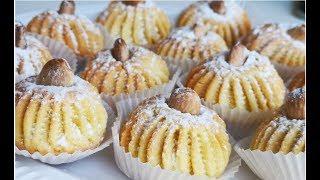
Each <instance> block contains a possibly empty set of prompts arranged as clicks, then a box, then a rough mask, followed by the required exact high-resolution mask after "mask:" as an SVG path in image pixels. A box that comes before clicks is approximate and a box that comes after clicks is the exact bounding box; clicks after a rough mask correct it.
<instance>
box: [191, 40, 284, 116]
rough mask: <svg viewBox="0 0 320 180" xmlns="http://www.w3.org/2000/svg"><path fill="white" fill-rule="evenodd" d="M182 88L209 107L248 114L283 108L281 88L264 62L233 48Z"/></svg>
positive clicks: (194, 73) (200, 67)
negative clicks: (197, 96) (189, 91)
mask: <svg viewBox="0 0 320 180" xmlns="http://www.w3.org/2000/svg"><path fill="white" fill-rule="evenodd" d="M185 86H186V87H190V88H192V89H193V90H195V91H196V92H197V93H198V94H199V96H200V97H201V98H203V99H204V100H205V101H207V102H210V103H212V104H219V105H222V106H226V107H228V108H240V109H243V110H247V111H249V112H257V111H268V110H274V109H277V108H279V107H280V106H281V105H282V104H283V99H284V96H285V86H284V83H283V81H282V79H281V78H280V77H279V75H278V73H277V71H276V70H275V69H274V67H273V66H272V64H271V63H270V62H269V60H268V58H266V57H264V56H261V55H259V54H258V53H256V52H254V51H249V50H247V49H246V48H245V47H244V46H243V45H241V44H237V45H235V46H234V47H233V48H232V49H231V50H230V51H226V52H224V53H221V54H220V55H217V56H215V57H213V58H212V59H211V60H210V61H207V62H205V63H203V64H200V65H198V66H196V67H195V68H193V69H192V71H191V72H190V73H189V75H188V77H187V80H186V83H185Z"/></svg>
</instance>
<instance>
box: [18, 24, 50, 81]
mask: <svg viewBox="0 0 320 180" xmlns="http://www.w3.org/2000/svg"><path fill="white" fill-rule="evenodd" d="M15 31H16V33H15V38H16V41H15V56H14V63H15V79H16V82H19V81H21V80H23V79H25V78H27V77H29V76H34V75H37V74H39V72H40V71H41V69H42V67H43V65H44V64H45V63H46V62H47V61H49V60H50V59H52V57H51V53H50V52H49V50H48V48H47V47H45V46H44V45H43V44H42V43H41V42H40V41H38V40H37V39H36V38H34V37H32V36H30V35H28V34H26V33H25V27H24V26H23V25H22V24H21V23H18V22H16V23H15Z"/></svg>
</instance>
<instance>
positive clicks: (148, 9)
mask: <svg viewBox="0 0 320 180" xmlns="http://www.w3.org/2000/svg"><path fill="white" fill-rule="evenodd" d="M96 22H97V23H99V24H101V25H102V26H103V27H104V28H105V29H106V30H107V32H108V33H109V34H110V35H111V36H112V37H114V38H118V37H121V38H122V39H124V40H125V41H126V42H127V43H129V44H136V45H143V46H150V45H153V44H154V43H156V42H157V41H159V40H161V39H163V38H165V37H167V36H168V34H169V32H170V28H171V25H170V21H169V18H168V16H167V15H166V14H165V12H164V11H162V10H161V9H159V8H157V7H156V6H155V5H154V4H153V2H151V1H149V0H147V1H141V0H138V1H113V2H110V4H109V6H108V8H107V9H106V10H104V11H103V12H101V13H100V15H99V16H98V17H97V19H96Z"/></svg>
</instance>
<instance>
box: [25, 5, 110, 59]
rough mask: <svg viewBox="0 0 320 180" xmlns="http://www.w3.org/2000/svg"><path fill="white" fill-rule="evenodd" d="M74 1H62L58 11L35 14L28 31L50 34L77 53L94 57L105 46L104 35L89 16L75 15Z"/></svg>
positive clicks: (50, 36)
mask: <svg viewBox="0 0 320 180" xmlns="http://www.w3.org/2000/svg"><path fill="white" fill-rule="evenodd" d="M74 11H75V3H74V1H66V0H64V1H62V2H61V5H60V9H59V10H58V12H57V11H47V12H43V13H41V14H39V15H37V16H35V17H34V18H33V19H32V20H31V21H30V22H29V24H28V26H27V31H29V32H32V33H36V34H40V35H43V36H48V37H49V38H52V39H54V40H57V41H59V42H62V43H64V44H66V45H67V46H68V47H69V48H70V49H72V50H73V51H74V52H75V53H76V54H77V55H79V56H82V57H86V58H92V57H94V55H95V54H96V53H97V52H98V51H100V50H101V49H102V48H103V47H104V42H103V41H104V37H103V35H102V32H101V31H100V30H99V28H98V27H97V26H96V25H95V24H94V23H93V22H91V21H90V20H89V19H88V18H87V17H85V16H81V15H75V14H74Z"/></svg>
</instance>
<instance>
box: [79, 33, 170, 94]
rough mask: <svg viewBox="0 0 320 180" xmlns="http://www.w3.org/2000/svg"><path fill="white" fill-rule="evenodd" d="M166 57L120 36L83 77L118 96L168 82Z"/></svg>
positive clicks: (108, 92) (94, 61) (97, 58)
mask: <svg viewBox="0 0 320 180" xmlns="http://www.w3.org/2000/svg"><path fill="white" fill-rule="evenodd" d="M169 75H170V73H169V69H168V67H167V64H166V62H165V61H164V60H162V59H161V57H160V56H158V55H156V54H155V53H153V52H151V51H149V50H147V49H144V48H142V47H138V46H133V45H127V44H126V43H125V41H124V40H123V39H121V38H119V39H117V40H116V41H115V43H114V47H113V48H112V49H111V50H106V51H102V52H100V53H98V55H97V57H96V59H94V60H93V61H91V62H90V63H88V65H87V67H86V69H85V71H84V72H83V73H82V78H83V79H85V80H87V81H89V82H90V83H91V84H92V85H94V86H95V87H97V89H98V91H99V93H106V94H107V95H119V94H121V93H127V94H129V93H133V92H136V91H141V90H145V89H149V88H152V87H155V86H158V85H162V84H164V83H167V82H168V81H169Z"/></svg>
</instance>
